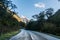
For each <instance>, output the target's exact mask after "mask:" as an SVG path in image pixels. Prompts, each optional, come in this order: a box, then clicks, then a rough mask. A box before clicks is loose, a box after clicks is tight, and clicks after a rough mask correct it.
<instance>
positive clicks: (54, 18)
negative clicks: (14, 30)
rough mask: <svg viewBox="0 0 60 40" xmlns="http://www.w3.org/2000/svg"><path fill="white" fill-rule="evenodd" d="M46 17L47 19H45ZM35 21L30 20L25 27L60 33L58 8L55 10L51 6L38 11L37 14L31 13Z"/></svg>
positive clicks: (59, 11)
mask: <svg viewBox="0 0 60 40" xmlns="http://www.w3.org/2000/svg"><path fill="white" fill-rule="evenodd" d="M45 17H47V19H45ZM33 18H35V19H37V20H36V21H30V22H29V23H28V24H27V26H26V29H29V30H35V31H41V32H45V33H51V34H54V35H60V10H58V11H57V12H55V14H54V10H53V9H52V8H48V9H46V10H45V11H42V12H40V13H39V14H38V15H33Z"/></svg>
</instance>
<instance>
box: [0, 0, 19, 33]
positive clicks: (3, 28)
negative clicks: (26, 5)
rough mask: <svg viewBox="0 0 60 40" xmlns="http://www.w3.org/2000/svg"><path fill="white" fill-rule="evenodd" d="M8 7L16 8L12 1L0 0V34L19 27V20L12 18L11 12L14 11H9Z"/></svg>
mask: <svg viewBox="0 0 60 40" xmlns="http://www.w3.org/2000/svg"><path fill="white" fill-rule="evenodd" d="M9 7H11V8H12V9H14V8H16V6H15V5H14V4H12V1H10V0H0V34H2V33H6V32H10V31H12V30H13V31H14V30H18V29H20V24H19V22H18V21H17V20H16V19H15V18H13V14H16V13H15V12H13V11H11V10H10V9H9ZM16 15H17V14H16Z"/></svg>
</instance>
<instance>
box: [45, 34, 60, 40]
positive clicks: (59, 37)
mask: <svg viewBox="0 0 60 40" xmlns="http://www.w3.org/2000/svg"><path fill="white" fill-rule="evenodd" d="M45 34H48V35H50V36H53V37H55V38H58V39H60V36H57V35H53V34H49V33H45Z"/></svg>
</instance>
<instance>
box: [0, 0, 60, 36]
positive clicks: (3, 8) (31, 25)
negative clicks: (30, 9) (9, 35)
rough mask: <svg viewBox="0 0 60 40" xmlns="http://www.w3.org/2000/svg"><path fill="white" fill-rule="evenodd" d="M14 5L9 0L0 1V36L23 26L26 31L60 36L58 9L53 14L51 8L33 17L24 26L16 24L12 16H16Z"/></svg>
mask: <svg viewBox="0 0 60 40" xmlns="http://www.w3.org/2000/svg"><path fill="white" fill-rule="evenodd" d="M15 8H17V7H16V5H15V4H13V3H12V1H10V0H0V34H1V33H6V32H10V31H12V30H13V31H14V30H19V29H20V26H24V27H25V28H26V29H27V30H34V31H40V32H45V33H51V34H54V35H60V9H59V10H57V11H56V12H54V9H53V8H48V9H46V10H44V11H42V12H40V13H39V14H36V15H33V16H32V17H33V18H34V19H36V20H34V19H31V20H30V22H28V23H27V24H26V25H25V24H24V23H23V22H18V21H17V20H16V19H15V18H13V17H12V16H13V15H14V14H16V15H17V13H16V12H15V11H11V10H15Z"/></svg>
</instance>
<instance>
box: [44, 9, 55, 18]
mask: <svg viewBox="0 0 60 40" xmlns="http://www.w3.org/2000/svg"><path fill="white" fill-rule="evenodd" d="M45 11H46V16H47V18H49V17H50V16H52V15H53V12H54V10H53V8H48V9H46V10H45Z"/></svg>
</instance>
